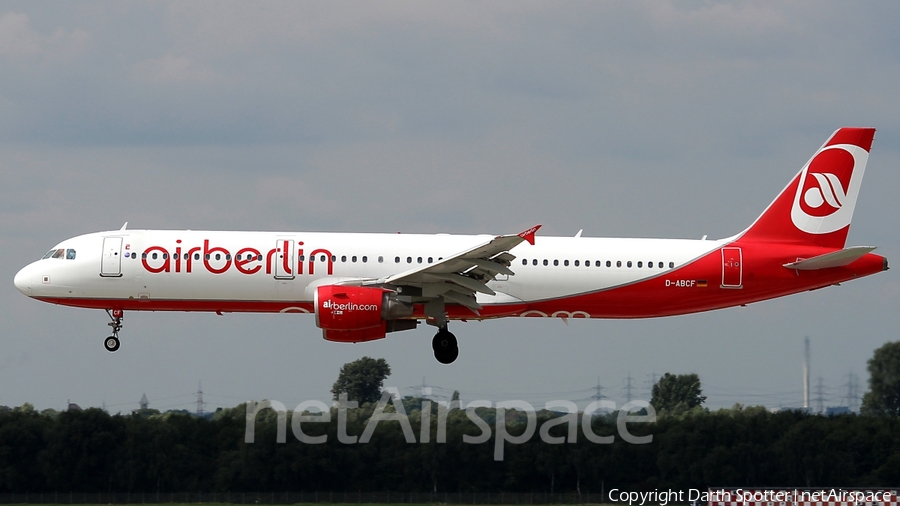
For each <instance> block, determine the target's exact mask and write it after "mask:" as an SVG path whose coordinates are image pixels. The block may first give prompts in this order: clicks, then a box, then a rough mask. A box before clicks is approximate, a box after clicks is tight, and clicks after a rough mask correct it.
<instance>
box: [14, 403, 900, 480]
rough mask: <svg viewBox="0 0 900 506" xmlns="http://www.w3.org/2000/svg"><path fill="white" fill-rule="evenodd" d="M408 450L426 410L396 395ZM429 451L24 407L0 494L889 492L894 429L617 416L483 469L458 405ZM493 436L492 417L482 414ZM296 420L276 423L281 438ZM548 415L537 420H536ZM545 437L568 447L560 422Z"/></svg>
mask: <svg viewBox="0 0 900 506" xmlns="http://www.w3.org/2000/svg"><path fill="white" fill-rule="evenodd" d="M403 401H404V402H403V405H404V406H405V407H408V408H409V410H408V411H409V421H410V425H411V426H412V428H413V431H414V433H415V434H416V440H417V441H419V440H420V439H421V438H420V435H421V427H420V421H421V419H422V416H421V415H422V413H421V411H417V410H416V406H419V407H421V406H422V405H423V400H422V399H413V398H406V399H404V400H403ZM431 407H432V416H431V424H430V427H431V432H430V441H429V442H428V443H419V442H417V443H408V442H407V441H406V439H405V438H404V434H403V431H402V430H401V428H400V426H399V425H400V424H399V422H396V421H388V422H380V423H379V424H378V426H377V428H376V429H375V432H374V435H373V436H372V438H371V440H370V441H369V442H368V443H357V444H344V443H341V442H339V441H338V438H337V434H338V430H339V427H338V420H337V414H336V413H332V415H333V416H332V417H331V420H330V421H329V422H328V423H315V424H312V423H310V424H304V427H303V430H304V432H305V433H307V434H309V435H311V436H316V435H327V436H328V437H327V439H326V441H325V442H324V443H323V444H307V443H302V442H300V441H298V440H297V439H296V438H291V437H289V438H288V439H287V441H286V442H284V443H277V442H276V439H277V432H278V414H277V413H275V412H274V411H272V410H271V409H265V410H262V411H261V412H259V413H258V414H257V416H256V421H255V442H254V443H252V444H248V443H245V442H244V440H245V432H246V406H244V405H240V406H237V407H234V408H229V409H223V410H221V411H219V412H217V413H216V414H215V416H213V417H212V418H211V419H204V418H198V417H194V416H190V415H186V414H176V413H169V414H160V415H153V416H150V417H142V416H131V415H110V414H108V413H106V412H104V411H102V410H99V409H94V408H92V409H86V410H84V411H66V412H62V413H59V414H58V415H55V416H51V415H48V414H41V413H39V412H37V411H35V410H34V409H33V408H31V407H30V406H27V405H26V406H22V407H18V408H14V409H4V410H2V412H0V491H4V492H37V491H46V492H50V491H57V492H68V491H74V492H109V491H114V492H156V491H162V492H170V491H203V492H209V491H218V492H242V491H257V492H258V491H277V492H289V491H290V492H299V491H307V492H314V491H335V492H338V491H366V492H375V491H403V492H431V491H438V492H499V491H507V492H535V493H538V492H540V493H543V492H552V493H559V492H588V491H589V492H592V493H600V492H602V491H603V490H607V491H608V490H609V489H610V488H612V487H617V488H621V489H631V490H640V489H653V488H660V489H662V488H673V489H678V488H680V489H685V488H704V487H706V486H749V485H754V484H760V483H765V484H766V485H768V486H785V487H796V486H834V485H835V484H839V485H841V486H887V485H892V484H893V485H895V484H897V483H900V419H898V418H896V417H885V416H858V415H842V416H836V417H823V416H816V415H810V414H805V413H802V412H797V411H787V412H780V413H771V412H769V411H767V410H765V409H764V408H761V407H752V408H744V407H740V406H736V407H734V408H732V409H724V410H718V411H713V412H708V411H706V410H704V409H703V408H694V409H692V410H688V411H686V412H684V413H682V414H680V415H677V416H676V415H663V416H660V417H659V418H658V419H657V421H656V422H654V423H642V424H629V431H630V432H631V433H632V434H634V435H638V436H646V435H652V436H653V437H652V441H651V442H649V443H647V444H630V443H628V442H626V441H624V440H623V439H622V438H621V437H618V432H617V427H616V420H615V416H616V414H615V413H613V414H610V415H606V416H599V417H594V418H593V420H592V421H591V427H590V429H591V430H592V431H593V433H595V434H596V435H598V436H610V435H612V436H616V437H615V438H614V440H613V442H612V443H611V444H598V443H594V442H591V441H588V440H587V439H586V438H585V437H583V436H582V432H581V429H583V427H579V432H578V434H577V436H578V437H577V441H576V442H574V443H569V442H566V443H562V444H547V443H546V442H544V441H543V440H542V439H541V438H539V437H532V438H530V439H529V440H528V441H527V442H525V443H523V444H518V445H513V444H509V445H507V446H506V448H505V454H504V459H503V460H502V461H497V460H495V459H494V443H495V437H496V434H494V433H492V434H491V437H490V439H489V441H487V442H485V443H482V444H468V443H465V442H464V438H463V436H464V435H468V436H470V437H472V436H478V435H479V434H481V433H482V431H481V430H480V428H479V427H478V426H477V425H476V424H475V423H473V421H472V420H471V419H470V418H469V417H467V416H466V413H465V411H464V410H453V411H450V413H449V415H448V416H447V419H446V442H444V443H438V442H437V433H436V431H437V428H436V425H437V424H436V423H435V420H436V418H437V406H436V405H434V404H432V406H431ZM374 409H375V405H373V404H371V403H370V404H364V405H362V406H361V407H359V408H357V409H352V410H348V414H347V418H346V428H345V430H346V433H347V434H353V435H357V436H358V435H360V434H362V433H363V431H364V430H365V427H366V425H367V423H368V422H369V419H370V417H371V415H372V412H373V411H374ZM479 415H480V418H481V419H483V420H484V421H485V422H486V423H487V424H488V425H490V426H491V427H493V426H494V425H495V422H496V421H495V420H494V419H492V416H494V415H496V409H494V408H479ZM507 415H508V416H507V419H506V420H507V429H508V430H509V433H510V434H513V435H516V434H521V431H522V430H523V424H524V423H525V422H524V421H523V416H524V415H523V414H522V413H521V412H508V413H507ZM292 416H293V414H292V413H288V414H287V427H288V431H290V427H291V418H292ZM559 416H561V415H560V414H559V413H550V412H546V411H544V412H539V413H537V419H538V423H539V424H542V423H546V421H548V420H552V419H554V418H555V417H559ZM549 435H551V436H553V437H565V436H567V427H566V426H565V425H564V424H561V425H557V426H554V427H551V428H550V430H549Z"/></svg>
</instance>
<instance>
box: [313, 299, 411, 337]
mask: <svg viewBox="0 0 900 506" xmlns="http://www.w3.org/2000/svg"><path fill="white" fill-rule="evenodd" d="M315 305H316V325H317V326H318V327H319V328H321V329H322V331H323V332H322V334H323V337H325V339H327V340H328V341H339V342H345V343H359V342H363V341H373V340H375V339H383V338H384V337H385V335H386V334H387V333H388V332H391V331H392V330H405V329H402V328H395V327H397V325H396V323H398V322H397V321H396V319H398V318H403V317H407V316H411V315H412V304H407V303H404V302H400V301H398V300H396V298H395V296H394V293H393V292H391V291H390V290H385V289H383V288H372V287H366V286H341V285H324V286H320V287H318V288H316V295H315ZM389 323H390V324H391V325H389ZM411 323H413V325H412V327H409V326H408V325H407V326H404V327H406V328H414V327H415V322H414V321H413V322H411ZM389 327H390V328H389Z"/></svg>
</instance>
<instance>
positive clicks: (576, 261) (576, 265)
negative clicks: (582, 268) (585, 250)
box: [575, 260, 591, 267]
mask: <svg viewBox="0 0 900 506" xmlns="http://www.w3.org/2000/svg"><path fill="white" fill-rule="evenodd" d="M585 265H591V264H585ZM575 267H578V260H575Z"/></svg>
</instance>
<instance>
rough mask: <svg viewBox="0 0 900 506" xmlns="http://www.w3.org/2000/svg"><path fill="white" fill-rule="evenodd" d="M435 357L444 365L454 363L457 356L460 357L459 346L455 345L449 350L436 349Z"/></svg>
mask: <svg viewBox="0 0 900 506" xmlns="http://www.w3.org/2000/svg"><path fill="white" fill-rule="evenodd" d="M451 335H452V334H451ZM434 358H435V359H436V360H437V361H438V362H440V363H442V364H444V365H449V364H452V363H453V362H455V361H456V359H457V358H459V348H457V347H453V348H450V349H449V350H439V351H435V352H434Z"/></svg>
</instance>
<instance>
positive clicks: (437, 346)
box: [431, 330, 459, 362]
mask: <svg viewBox="0 0 900 506" xmlns="http://www.w3.org/2000/svg"><path fill="white" fill-rule="evenodd" d="M454 348H459V343H458V342H457V340H456V336H454V335H453V333H451V332H450V331H447V330H440V331H438V333H437V334H435V335H434V339H432V340H431V349H432V350H434V352H435V353H439V352H446V351H450V350H452V349H454ZM456 353H457V355H458V354H459V350H458V349H457V351H456ZM454 360H455V358H454ZM451 362H452V360H451Z"/></svg>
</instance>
